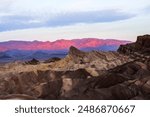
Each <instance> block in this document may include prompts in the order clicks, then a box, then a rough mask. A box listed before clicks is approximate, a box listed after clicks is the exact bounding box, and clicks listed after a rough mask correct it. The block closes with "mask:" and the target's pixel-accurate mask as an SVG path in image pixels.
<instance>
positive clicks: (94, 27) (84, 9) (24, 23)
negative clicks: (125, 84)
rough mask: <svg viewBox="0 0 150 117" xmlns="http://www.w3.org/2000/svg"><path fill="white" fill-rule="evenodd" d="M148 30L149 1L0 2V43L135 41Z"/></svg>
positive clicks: (149, 29) (27, 0) (24, 0)
mask: <svg viewBox="0 0 150 117" xmlns="http://www.w3.org/2000/svg"><path fill="white" fill-rule="evenodd" d="M149 27H150V0H0V41H7V40H30V41H32V40H40V41H54V40H56V39H75V38H87V37H95V38H103V39H104V38H105V39H108V38H109V39H127V40H132V41H135V39H136V36H138V35H142V34H148V33H150V28H149Z"/></svg>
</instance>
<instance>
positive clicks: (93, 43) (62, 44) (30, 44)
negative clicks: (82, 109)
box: [0, 38, 129, 51]
mask: <svg viewBox="0 0 150 117" xmlns="http://www.w3.org/2000/svg"><path fill="white" fill-rule="evenodd" d="M126 43H129V41H121V40H114V39H106V40H104V39H98V38H83V39H73V40H65V39H61V40H57V41H54V42H50V41H46V42H42V41H7V42H0V51H7V50H68V49H69V47H70V46H75V47H77V48H79V49H87V48H91V49H93V48H95V49H98V48H100V49H101V48H105V46H106V47H107V48H108V50H111V49H113V48H114V49H117V48H118V47H119V46H120V45H121V44H126ZM109 47H110V49H109ZM107 48H106V50H107Z"/></svg>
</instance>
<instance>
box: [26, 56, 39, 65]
mask: <svg viewBox="0 0 150 117" xmlns="http://www.w3.org/2000/svg"><path fill="white" fill-rule="evenodd" d="M38 63H39V61H38V60H36V59H35V58H33V59H32V60H31V61H27V62H25V64H30V65H37V64H38Z"/></svg>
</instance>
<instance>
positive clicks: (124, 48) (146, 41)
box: [118, 35, 150, 55]
mask: <svg viewBox="0 0 150 117" xmlns="http://www.w3.org/2000/svg"><path fill="white" fill-rule="evenodd" d="M118 52H120V53H123V54H128V55H130V54H135V53H136V52H137V53H141V54H145V55H146V54H149V53H150V35H143V36H138V37H137V41H136V42H135V43H130V44H126V45H121V46H120V47H119V49H118Z"/></svg>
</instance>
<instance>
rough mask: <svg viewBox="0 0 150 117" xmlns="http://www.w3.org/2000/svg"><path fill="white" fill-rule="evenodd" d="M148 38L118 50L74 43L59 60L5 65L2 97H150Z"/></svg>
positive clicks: (0, 81) (1, 72) (0, 71)
mask: <svg viewBox="0 0 150 117" xmlns="http://www.w3.org/2000/svg"><path fill="white" fill-rule="evenodd" d="M149 41H150V36H149V35H144V36H139V37H138V38H137V41H136V42H135V43H130V44H127V45H122V46H120V48H119V49H118V52H103V51H91V52H83V51H80V50H78V49H77V48H75V47H73V46H71V47H70V51H69V53H68V55H67V56H66V57H65V58H63V59H61V60H58V61H57V60H56V61H55V60H54V61H50V62H38V64H30V65H29V64H23V63H10V64H6V65H2V66H0V99H49V100H52V99H90V100H92V99H98V100H99V99H107V100H110V99H111V100H112V99H113V100H116V99H126V100H129V99H150V53H149V50H150V43H149ZM30 63H32V62H30Z"/></svg>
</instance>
